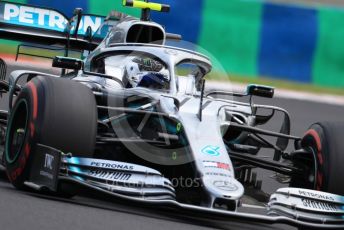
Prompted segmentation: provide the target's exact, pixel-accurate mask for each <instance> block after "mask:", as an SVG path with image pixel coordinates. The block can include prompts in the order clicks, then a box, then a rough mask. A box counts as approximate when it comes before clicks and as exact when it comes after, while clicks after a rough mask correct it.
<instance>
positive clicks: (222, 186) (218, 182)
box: [203, 175, 244, 200]
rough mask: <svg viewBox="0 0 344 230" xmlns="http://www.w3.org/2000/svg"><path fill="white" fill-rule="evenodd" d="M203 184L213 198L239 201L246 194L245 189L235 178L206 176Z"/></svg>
mask: <svg viewBox="0 0 344 230" xmlns="http://www.w3.org/2000/svg"><path fill="white" fill-rule="evenodd" d="M203 183H204V186H205V188H206V190H207V191H208V192H209V194H210V196H211V197H213V198H222V199H229V200H238V199H240V198H241V197H242V196H243V194H244V187H243V186H242V184H241V183H240V182H239V181H237V180H236V179H235V178H233V177H228V176H223V175H214V176H205V177H203ZM213 200H214V199H213Z"/></svg>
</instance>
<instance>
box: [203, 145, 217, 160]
mask: <svg viewBox="0 0 344 230" xmlns="http://www.w3.org/2000/svg"><path fill="white" fill-rule="evenodd" d="M219 150H220V147H218V146H212V145H208V146H206V147H204V148H203V149H202V153H204V154H207V155H210V156H214V157H217V156H220V152H219Z"/></svg>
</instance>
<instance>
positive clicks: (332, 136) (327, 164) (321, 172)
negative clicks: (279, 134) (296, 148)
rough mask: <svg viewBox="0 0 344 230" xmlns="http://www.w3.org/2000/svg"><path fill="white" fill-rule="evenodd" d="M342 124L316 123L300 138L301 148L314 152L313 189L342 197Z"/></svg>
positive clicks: (343, 157)
mask: <svg viewBox="0 0 344 230" xmlns="http://www.w3.org/2000/svg"><path fill="white" fill-rule="evenodd" d="M343 137H344V123H343V122H341V123H339V122H338V123H335V122H318V123H316V124H313V125H312V126H311V127H310V128H309V130H308V131H307V132H306V134H305V135H304V137H303V138H302V141H301V145H302V148H305V149H307V148H308V149H310V150H311V151H314V153H315V156H316V163H317V170H316V181H315V182H316V183H315V189H317V190H320V191H324V192H330V193H334V194H338V195H344V180H343V178H342V176H343V175H344V167H343V164H344V152H343V151H344V139H343Z"/></svg>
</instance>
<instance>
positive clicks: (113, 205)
mask: <svg viewBox="0 0 344 230" xmlns="http://www.w3.org/2000/svg"><path fill="white" fill-rule="evenodd" d="M21 68H23V67H21ZM25 68H26V67H25ZM13 69H14V68H13V67H12V66H11V67H10V69H9V71H8V72H10V71H11V70H13ZM6 101H7V100H6V98H4V100H2V102H1V104H0V105H1V107H2V108H5V107H6ZM257 102H259V103H266V104H272V105H276V106H281V107H283V108H285V109H287V110H288V111H289V112H290V114H291V117H292V133H293V134H296V135H302V133H303V132H304V131H305V130H306V129H307V128H308V127H309V125H310V124H312V123H314V122H317V121H321V120H329V121H343V119H344V107H340V106H334V105H327V104H322V103H315V102H304V101H302V100H288V99H272V100H270V99H269V100H265V99H264V100H261V99H260V100H257ZM270 127H271V128H273V129H275V130H278V129H279V124H278V123H277V122H275V121H274V123H273V124H272V125H271V126H270ZM270 176H271V173H268V172H263V174H262V175H260V176H259V177H260V178H261V179H264V182H263V189H264V190H265V191H267V192H273V191H275V190H276V188H277V186H278V184H277V183H276V182H275V181H274V180H272V179H271V178H270ZM0 229H2V230H20V229H25V230H27V229H32V230H35V229H37V230H38V229H51V230H54V229H73V230H79V229H80V230H88V229H90V230H91V229H92V230H93V229H103V230H107V229H128V230H129V229H130V230H135V229H143V230H152V229H164V230H170V229H178V230H181V229H187V230H191V229H197V230H201V229H202V230H203V229H293V228H291V227H288V226H283V225H274V226H261V225H257V224H250V223H237V222H232V221H228V222H217V221H210V220H200V219H197V218H190V217H188V216H180V215H178V213H177V212H175V211H168V210H167V211H166V210H165V211H160V210H156V209H153V208H147V207H137V206H135V205H133V204H122V203H118V202H116V201H111V202H110V201H108V200H99V199H94V198H89V197H82V196H77V197H75V198H73V199H56V198H53V197H46V196H41V195H37V194H34V193H29V192H23V191H17V190H16V189H14V188H13V187H12V186H11V185H10V184H9V183H8V181H7V179H6V177H5V175H3V174H0Z"/></svg>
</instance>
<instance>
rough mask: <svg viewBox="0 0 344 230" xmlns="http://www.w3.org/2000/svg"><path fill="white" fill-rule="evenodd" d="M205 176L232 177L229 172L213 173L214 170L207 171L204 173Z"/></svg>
mask: <svg viewBox="0 0 344 230" xmlns="http://www.w3.org/2000/svg"><path fill="white" fill-rule="evenodd" d="M205 175H207V176H223V177H232V176H231V175H229V174H224V173H214V172H207V173H205Z"/></svg>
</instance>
